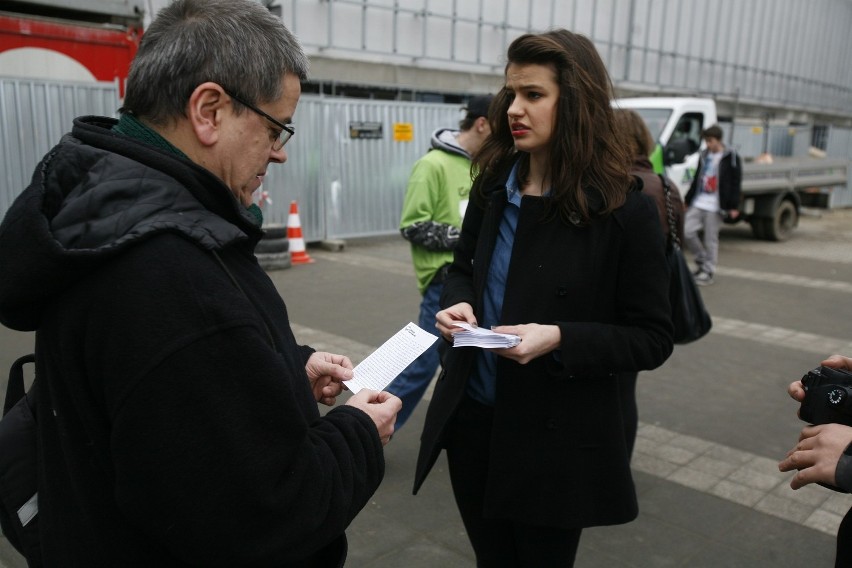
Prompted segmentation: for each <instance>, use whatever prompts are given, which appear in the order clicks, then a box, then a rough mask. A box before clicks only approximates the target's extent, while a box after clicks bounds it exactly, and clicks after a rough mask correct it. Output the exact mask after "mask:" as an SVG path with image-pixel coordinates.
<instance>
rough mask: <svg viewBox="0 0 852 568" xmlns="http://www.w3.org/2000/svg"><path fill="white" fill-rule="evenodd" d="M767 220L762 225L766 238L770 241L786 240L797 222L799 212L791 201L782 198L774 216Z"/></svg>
mask: <svg viewBox="0 0 852 568" xmlns="http://www.w3.org/2000/svg"><path fill="white" fill-rule="evenodd" d="M767 221H768V222H767V223H766V225H765V226H764V230H765V231H766V238H767V239H769V240H770V241H786V240H787V239H789V238H790V235H792V234H793V229H795V228H796V226H797V225H798V224H799V214H798V212H797V211H796V206H795V205H794V204H793V203H792V202H790V201H787V200H784V201H782V202H781V203H779V204H778V209H776V210H775V216H774V217H773V218H772V219H767Z"/></svg>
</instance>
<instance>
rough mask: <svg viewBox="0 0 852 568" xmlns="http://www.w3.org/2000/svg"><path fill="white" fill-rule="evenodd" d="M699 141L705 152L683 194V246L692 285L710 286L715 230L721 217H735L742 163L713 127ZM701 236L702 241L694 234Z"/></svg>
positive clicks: (716, 254)
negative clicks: (692, 275) (691, 265)
mask: <svg viewBox="0 0 852 568" xmlns="http://www.w3.org/2000/svg"><path fill="white" fill-rule="evenodd" d="M701 137H702V138H703V139H704V143H705V144H706V145H707V148H706V149H705V150H704V151H703V152H701V156H700V158H699V160H698V169H697V170H696V173H695V177H694V178H693V179H692V185H691V186H690V188H689V191H688V192H687V193H686V205H687V210H686V221H685V227H684V233H685V235H684V236H685V242H686V246H687V248H688V249H689V252H691V253H692V255H693V256H694V257H695V264H696V265H697V268H696V271H695V283H696V284H699V285H701V286H707V285H708V284H713V281H714V279H713V275H714V274H715V272H716V263H717V261H718V258H719V229H720V228H721V226H722V222H723V220H724V219H725V217H728V218H730V219H732V220H733V219H736V218H737V217H739V214H740V212H739V207H740V189H741V184H742V177H743V171H742V161H741V160H740V158H739V156H738V155H737V152H736V150H733V149H729V148H726V147H725V145H724V144H722V129H721V128H719V126H718V125H716V124H714V125H713V126H710V127H709V128H706V129H705V130H704V131H703V132H702V133H701ZM699 231H703V232H704V239H703V241H702V239H701V238H699V236H698V232H699Z"/></svg>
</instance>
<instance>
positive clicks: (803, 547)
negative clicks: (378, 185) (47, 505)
mask: <svg viewBox="0 0 852 568" xmlns="http://www.w3.org/2000/svg"><path fill="white" fill-rule="evenodd" d="M850 240H852V211H834V212H828V213H825V214H824V215H823V216H822V217H805V218H803V219H802V225H801V227H800V228H799V229H798V230H797V231H796V233H795V234H794V237H793V238H792V239H791V241H789V242H787V243H765V242H759V241H754V240H753V239H751V237H750V234H749V232H748V230H747V228H744V227H726V228H725V230H724V232H723V235H722V240H721V251H720V268H719V271H718V274H717V279H716V284H714V285H713V286H710V287H706V288H703V289H702V291H703V292H704V297H705V301H706V303H707V305H708V307H709V309H710V311H711V313H712V314H713V315H714V319H715V326H714V329H713V331H712V332H711V333H710V334H709V335H708V336H707V337H706V338H704V339H702V340H701V341H699V342H697V343H695V344H692V345H687V346H678V347H677V348H676V349H675V353H674V354H673V356H672V357H671V358H670V359H669V361H668V362H667V363H666V364H665V365H664V366H663V367H661V368H660V369H657V370H655V371H653V372H648V373H642V374H641V375H640V379H639V385H638V401H639V413H640V421H641V427H640V431H639V436H638V440H637V446H636V454H635V456H634V462H633V467H634V471H635V475H636V482H637V488H638V491H639V504H640V515H639V518H638V519H637V520H636V521H635V522H633V523H630V524H627V525H623V526H618V527H602V528H595V529H590V530H587V531H585V532H584V534H583V538H582V540H581V544H580V550H579V554H578V561H577V566H578V567H579V568H593V567H595V568H596V567H616V568H620V567H625V568H626V567H631V568H639V567H648V568H662V567H690V568H692V567H699V568H700V567H705V566H706V567H710V566H713V567H719V566H725V567H758V568H760V567H770V566H771V567H773V568H778V567H782V568H783V567H791V568H792V567H796V568H799V567H801V566H808V567H809V568H822V567H825V568H827V567H830V566H832V565H833V558H834V536H833V535H834V532H835V531H836V527H837V523H838V522H839V519H840V518H841V516H842V514H844V513H845V511H846V509H848V508H849V506H850V505H851V504H852V501H850V499H852V497H850V496H847V495H841V494H838V493H833V492H830V491H828V490H825V489H822V488H818V487H817V488H806V489H804V490H800V491H798V492H793V491H792V490H790V489H789V488H788V486H787V483H788V481H789V477H790V476H789V475H781V474H779V473H778V471H777V468H776V467H775V464H776V463H777V460H778V459H780V457H782V456H783V455H784V453H785V452H786V450H787V449H788V448H789V447H791V446H792V445H793V444H794V442H795V439H796V437H797V435H798V432H799V430H800V429H801V426H802V424H801V423H800V422H799V421H798V419H797V418H796V416H795V404H794V403H793V402H792V401H790V400H789V399H788V398H787V395H786V385H787V384H788V383H789V382H790V381H791V380H793V379H795V378H798V377H799V376H800V375H801V374H802V373H803V372H804V371H806V370H807V369H809V368H812V367H814V366H815V365H817V364H818V362H819V360H820V359H821V358H823V357H824V356H825V355H828V354H830V353H833V352H838V351H839V352H846V353H852V343H850V342H852V318H850V312H849V309H848V306H849V305H850V300H852V255H850V254H849V253H848V250H849V242H850ZM309 252H310V254H311V256H313V257H314V259H315V260H316V262H315V263H314V264H311V265H305V266H295V267H293V268H291V269H288V270H282V271H278V272H274V273H271V276H272V278H273V280H274V281H275V283H276V286H277V287H278V289H279V290H280V292H281V294H282V296H283V297H284V299H285V301H286V302H287V305H288V309H289V311H290V315H291V319H292V321H293V322H294V329H295V331H296V335H297V337H298V338H299V339H300V340H301V341H303V342H305V343H309V344H311V345H314V346H315V347H318V348H321V349H327V350H332V351H337V352H341V353H345V354H347V355H350V356H351V357H352V358H353V360H355V361H356V362H357V361H359V360H360V359H362V358H363V357H365V356H366V355H367V354H369V353H370V352H371V351H372V350H373V349H375V347H376V346H378V345H380V344H381V343H382V342H383V341H384V340H386V339H387V338H388V337H390V336H391V335H392V334H393V333H394V332H396V331H397V330H398V329H399V328H400V327H402V326H403V325H404V324H405V323H407V322H408V321H411V320H412V319H413V318H416V314H417V305H418V301H419V297H418V295H417V292H416V288H415V284H414V276H413V271H412V270H411V267H410V261H409V256H408V250H407V246H406V245H405V243H403V242H402V241H401V240H400V239H399V238H396V237H391V238H376V239H364V240H356V241H350V242H349V243H347V247H346V250H345V251H344V252H340V253H331V252H326V251H321V250H318V249H313V248H312V249H310V251H309ZM31 346H32V335H31V334H19V333H14V332H10V331H8V330H2V331H0V369H5V368H8V365H9V364H10V363H11V360H12V359H13V358H14V357H15V356H17V355H19V354H22V353H25V352H28V350H29V349H31ZM4 380H5V378H2V379H0V385H2V383H3V382H4ZM427 396H428V395H427ZM425 410H426V403H425V402H424V403H423V404H421V405H420V406H419V407H418V408H417V410H416V411H415V413H414V415H413V416H412V418H411V419H410V421H409V423H408V424H407V425H406V427H405V428H404V429H402V430H401V431H399V432H398V433H397V434H396V435H395V436H394V439H393V441H392V442H391V443H390V444H389V445H388V446H387V447H386V457H387V474H386V477H385V481H384V483H383V484H382V487H381V488H380V489H379V491H378V492H377V493H376V494H375V496H374V497H373V499H371V501H370V503H369V504H368V505H367V507H366V508H365V509H364V510H363V511H362V513H361V514H360V515H359V516H358V518H357V519H356V520H355V521H354V522H353V523H352V526H351V527H350V529H349V531H348V533H349V537H350V556H349V561H348V562H347V566H353V567H365V568H385V567H387V568H393V567H403V566H404V567H413V568H417V567H435V566H441V567H450V568H452V567H472V566H474V559H473V554H472V552H471V550H470V546H469V544H468V542H467V539H466V536H465V534H464V529H463V526H462V524H461V521H460V519H459V516H458V513H457V511H456V508H455V505H454V503H453V499H452V494H451V490H450V486H449V480H448V476H447V472H446V467H445V462H444V461H443V458H442V459H441V460H440V461H439V462H438V464H437V466H436V468H435V470H434V471H433V473H432V474H431V475H430V477H429V478H428V479H427V481H426V484H425V485H424V487H423V489H422V490H421V492H420V494H419V495H417V496H412V495H411V484H412V472H413V468H414V462H415V459H416V452H417V448H418V438H419V432H420V427H421V426H422V421H423V417H424V415H425ZM19 566H23V564H22V563H21V562H20V561H18V560H16V559H15V557H14V553H13V552H10V551H9V549H8V544H7V543H4V542H3V541H2V540H0V568H18V567H19Z"/></svg>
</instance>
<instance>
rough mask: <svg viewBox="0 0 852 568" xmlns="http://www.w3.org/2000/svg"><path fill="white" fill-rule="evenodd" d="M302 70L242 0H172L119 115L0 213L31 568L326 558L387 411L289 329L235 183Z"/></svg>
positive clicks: (291, 100) (255, 182)
mask: <svg viewBox="0 0 852 568" xmlns="http://www.w3.org/2000/svg"><path fill="white" fill-rule="evenodd" d="M307 68H308V61H307V58H306V56H305V54H304V53H303V51H302V49H301V47H300V46H299V45H298V43H297V42H296V40H295V38H294V37H293V36H292V34H291V33H290V32H289V31H288V30H287V29H286V28H285V27H284V25H283V24H282V23H281V20H280V19H279V18H277V17H275V16H274V15H272V14H271V13H270V12H269V11H268V10H267V9H266V8H265V7H263V5H262V4H260V3H258V2H254V1H252V0H177V1H175V2H173V3H171V4H169V5H168V6H167V7H165V8H163V9H162V10H161V11H160V12H159V13H158V14H157V16H156V18H155V19H154V21H153V22H152V23H151V25H150V26H149V27H148V29H147V30H146V31H145V35H144V36H143V37H142V41H141V43H140V45H139V50H138V53H137V55H136V57H135V59H134V61H133V63H132V65H131V69H130V74H129V77H128V80H127V90H126V97H125V100H124V108H123V109H122V110H121V117H120V119H118V120H115V119H111V118H102V117H84V118H78V119H77V120H75V121H74V125H73V128H72V131H71V133H70V134H68V135H66V136H65V137H63V139H62V140H61V141H60V142H59V144H58V145H57V146H56V147H54V148H53V149H52V150H51V151H50V152H49V153H48V154H47V155H46V156H45V157H44V158H43V160H42V162H41V163H40V164H39V165H38V167H37V169H36V174H35V175H34V176H33V181H32V184H31V185H30V186H29V187H28V188H27V189H26V190H24V192H23V193H22V194H21V195H20V196H19V197H18V198H17V199H16V200H15V202H14V203H13V205H12V206H11V208H10V209H9V211H8V212H7V214H6V217H5V219H4V220H3V223H2V225H0V264H2V265H3V266H4V267H7V270H6V276H4V278H2V279H0V321H2V323H3V324H4V325H6V326H8V327H10V328H12V329H16V330H21V331H26V330H35V332H36V333H35V343H36V349H35V355H36V374H37V376H38V379H37V380H36V381H35V387H34V388H35V389H36V393H35V394H36V395H37V397H36V398H37V411H36V414H37V416H38V432H37V439H38V446H39V457H40V460H39V471H38V522H39V531H40V535H41V554H42V563H43V565H45V566H69V567H77V566H80V567H82V566H86V567H92V566H122V567H135V566H140V567H142V566H144V567H149V566H294V567H295V566H300V567H307V566H311V567H315V566H323V567H326V566H327V567H333V566H342V565H343V562H344V559H345V558H346V550H347V544H346V537H345V534H344V530H345V528H346V527H347V526H348V525H349V523H350V522H351V521H352V519H353V518H354V517H355V515H357V513H358V511H359V510H360V509H361V508H362V507H363V506H364V505H365V504H366V503H367V502H368V500H369V499H370V497H371V496H372V494H373V493H374V492H375V490H376V488H377V487H378V486H379V483H380V482H381V480H382V477H383V475H384V456H383V444H384V443H386V442H387V441H388V439H389V438H390V436H391V434H392V433H393V423H394V421H395V419H396V413H397V411H398V410H399V408H400V401H399V399H398V398H396V397H394V396H393V395H391V394H389V393H379V392H375V391H361V392H359V393H358V394H357V395H354V396H352V397H351V398H349V400H348V401H347V403H346V404H345V405H343V406H340V407H338V408H335V409H333V410H331V411H330V412H328V413H327V414H326V415H325V416H322V417H321V416H320V412H319V410H318V408H317V403H318V402H322V403H324V404H333V403H334V402H335V398H336V396H337V395H338V394H339V393H340V392H341V389H342V381H344V380H346V379H348V378H350V377H351V376H352V363H351V362H350V361H349V359H348V358H347V357H345V356H342V355H336V354H331V353H324V352H318V351H314V350H313V349H312V348H310V347H308V346H305V345H299V344H298V343H297V342H296V339H295V337H294V336H293V332H292V330H291V328H290V323H289V320H288V316H287V309H286V307H285V305H284V302H283V301H282V299H281V297H280V296H279V295H278V293H277V291H276V289H275V287H274V285H273V284H272V281H271V280H270V279H269V277H268V276H267V275H266V273H265V272H264V271H263V270H262V269H261V267H260V266H259V265H258V262H257V259H256V258H255V256H254V254H253V249H254V246H255V245H256V244H257V242H258V241H259V240H260V238H261V236H262V232H261V218H260V216H259V215H258V214H257V213H258V211H257V210H256V207H254V208H253V207H252V200H251V196H252V193H253V192H254V191H255V190H256V189H257V188H258V187H259V186H260V184H261V182H262V180H263V177H264V176H265V175H266V173H267V170H268V168H269V166H270V165H271V164H281V163H283V162H285V161H286V160H287V152H286V151H285V149H284V145H285V144H286V143H287V141H288V140H289V139H290V138H291V137H292V136H293V134H294V127H293V126H292V124H290V122H291V120H292V118H293V115H294V113H295V110H296V105H297V103H298V100H299V97H300V94H301V81H302V80H304V79H305V78H306V75H307Z"/></svg>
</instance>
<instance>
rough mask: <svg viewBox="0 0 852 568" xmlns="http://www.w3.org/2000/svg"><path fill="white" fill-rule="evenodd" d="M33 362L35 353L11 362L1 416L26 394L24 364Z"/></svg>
mask: <svg viewBox="0 0 852 568" xmlns="http://www.w3.org/2000/svg"><path fill="white" fill-rule="evenodd" d="M27 363H35V354H34V353H30V354H29V355H24V356H23V357H20V358H19V359H18V360H17V361H15V362H14V363H12V367H11V368H10V369H9V382H8V383H7V384H6V401H5V402H4V403H3V416H6V413H7V412H9V411H10V410H11V409H12V407H13V406H15V404H16V403H17V402H18V401H19V400H21V399H22V398H23V397H24V395H26V394H27V390H26V389H25V388H24V365H26V364H27Z"/></svg>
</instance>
